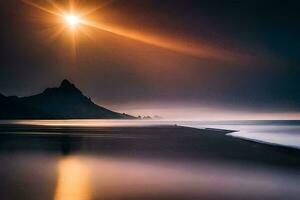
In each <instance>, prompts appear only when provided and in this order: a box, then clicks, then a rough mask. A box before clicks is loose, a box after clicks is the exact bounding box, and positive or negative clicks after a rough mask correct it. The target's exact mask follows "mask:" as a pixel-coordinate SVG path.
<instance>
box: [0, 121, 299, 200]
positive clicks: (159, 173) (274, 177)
mask: <svg viewBox="0 0 300 200" xmlns="http://www.w3.org/2000/svg"><path fill="white" fill-rule="evenodd" d="M2 123H3V124H7V123H10V124H19V125H24V124H26V125H39V126H46V125H47V126H51V127H53V129H54V130H55V132H51V133H49V132H43V130H39V131H40V132H36V131H34V132H30V131H31V130H27V131H29V132H19V133H18V135H19V136H18V135H16V136H14V137H15V138H13V139H11V138H9V134H15V133H13V132H12V133H9V134H8V138H5V137H4V140H2V141H1V143H0V147H1V148H0V163H1V167H0V177H1V181H0V196H1V199H5V200H6V199H9V200H19V199H22V200H27V199H28V200H31V199H32V200H35V199H36V200H40V199H43V200H47V199H52V200H97V199H112V200H119V199H122V200H124V199H125V200H126V199H139V200H140V199H145V200H152V199H153V200H156V199H170V200H171V199H172V200H174V199H175V200H176V199H187V200H188V199H191V200H192V199H243V200H244V199H272V200H273V199H299V196H300V190H299V185H300V169H297V168H293V169H284V168H275V167H274V168H273V167H270V166H264V165H255V164H252V165H251V164H244V163H243V162H241V163H233V162H227V161H225V160H207V159H202V158H200V156H199V155H198V154H195V156H190V155H191V154H193V152H194V151H195V152H196V151H198V150H197V149H195V150H193V148H194V146H193V145H194V144H197V143H195V142H197V141H191V140H190V139H189V138H188V137H185V136H183V137H180V138H178V139H175V140H174V139H172V140H171V141H169V140H167V139H166V138H165V137H164V138H163V137H162V138H160V137H159V136H155V137H156V138H154V139H153V138H151V135H146V134H145V135H143V134H141V135H135V134H126V133H123V132H122V129H120V130H118V129H116V130H115V131H114V132H112V133H113V134H110V133H107V134H101V135H97V134H95V133H94V132H93V129H92V130H89V131H87V130H86V129H82V127H86V128H90V127H98V128H99V127H100V128H101V127H104V126H115V127H124V126H143V127H144V126H153V125H167V124H178V125H184V126H192V127H197V128H204V127H212V128H225V127H227V129H235V128H238V127H239V128H243V127H244V128H248V130H249V128H251V130H253V131H257V130H259V129H261V128H263V127H266V126H267V130H273V131H271V132H270V134H271V133H273V132H274V133H275V132H276V130H277V131H278V132H279V133H278V134H283V132H282V129H281V128H282V127H284V128H283V129H286V128H287V127H285V126H288V127H290V129H289V130H290V131H295V134H297V127H298V125H294V126H293V125H274V124H273V125H270V124H267V125H265V124H264V125H258V124H257V123H256V124H253V125H252V124H251V123H253V122H251V123H249V122H248V124H242V125H241V124H240V123H237V122H235V123H232V122H231V124H226V123H228V122H226V123H224V122H222V123H220V122H219V124H215V123H216V122H214V123H212V122H210V123H207V122H178V121H172V122H171V121H168V122H167V121H165V122H158V121H156V122H153V121H114V120H108V121H106V120H67V121H14V122H12V121H10V122H2ZM260 123H261V122H260ZM65 126H69V127H70V126H71V127H73V129H72V130H73V131H74V132H75V133H76V134H77V135H80V137H81V138H77V139H72V138H70V137H61V138H59V139H57V138H54V137H53V136H55V135H59V134H60V131H61V130H62V127H65ZM269 126H270V127H269ZM76 127H77V128H76ZM80 127H81V129H80V130H79V128H80ZM230 127H231V128H230ZM276 127H277V128H276ZM94 130H96V129H94ZM264 130H266V129H264ZM81 131H84V133H80V132H81ZM153 134H154V135H155V133H153ZM267 134H268V133H267ZM276 134H277V133H276ZM285 134H286V133H285ZM27 135H31V136H30V137H27ZM32 135H34V136H32ZM19 137H20V138H19ZM6 141H7V142H6ZM124 141H126V142H124ZM154 141H155V142H154ZM182 144H184V146H192V147H193V148H189V149H185V148H182ZM195 147H197V146H195ZM123 152H126V153H123ZM174 152H176V153H178V154H176V156H168V155H173V154H175V153H174ZM199 153H200V155H201V152H199ZM165 155H166V156H165ZM258 156H259V155H258Z"/></svg>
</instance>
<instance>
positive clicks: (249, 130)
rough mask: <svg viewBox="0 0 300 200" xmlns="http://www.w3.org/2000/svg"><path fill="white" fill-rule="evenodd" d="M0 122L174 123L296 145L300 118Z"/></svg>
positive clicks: (299, 141)
mask: <svg viewBox="0 0 300 200" xmlns="http://www.w3.org/2000/svg"><path fill="white" fill-rule="evenodd" d="M1 124H20V125H41V126H43V125H44V126H81V127H89V126H92V127H109V126H112V127H115V126H116V127H117V126H119V127H121V126H157V125H178V126H185V127H192V128H197V129H205V128H213V129H226V130H233V131H234V132H233V133H229V134H227V135H228V136H231V137H238V138H241V139H245V140H251V141H256V142H260V143H266V144H270V145H281V146H286V147H291V148H297V149H300V120H243V121H241V120H240V121H238V120H236V121H184V120H181V121H180V120H177V121H168V120H10V121H5V120H4V121H0V125H1Z"/></svg>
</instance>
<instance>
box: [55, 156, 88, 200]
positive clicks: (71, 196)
mask: <svg viewBox="0 0 300 200" xmlns="http://www.w3.org/2000/svg"><path fill="white" fill-rule="evenodd" d="M91 195H92V192H91V174H90V170H89V168H88V167H87V166H86V165H85V164H84V163H82V162H81V160H79V159H78V158H76V157H68V158H65V159H63V160H61V161H59V163H58V181H57V186H56V190H55V196H54V200H90V199H91Z"/></svg>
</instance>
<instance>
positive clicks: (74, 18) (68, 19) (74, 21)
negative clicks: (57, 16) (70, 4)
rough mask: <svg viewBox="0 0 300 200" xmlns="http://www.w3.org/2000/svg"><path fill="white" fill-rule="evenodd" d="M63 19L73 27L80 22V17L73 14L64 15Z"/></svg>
mask: <svg viewBox="0 0 300 200" xmlns="http://www.w3.org/2000/svg"><path fill="white" fill-rule="evenodd" d="M64 20H65V22H66V23H67V24H68V25H69V26H70V27H71V28H75V27H76V26H78V25H79V24H80V18H79V17H78V16H76V15H74V14H66V15H64Z"/></svg>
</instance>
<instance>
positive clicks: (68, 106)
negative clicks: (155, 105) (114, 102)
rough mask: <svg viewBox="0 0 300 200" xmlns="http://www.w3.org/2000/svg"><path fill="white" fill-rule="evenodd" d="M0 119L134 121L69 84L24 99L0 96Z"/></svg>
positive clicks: (62, 84)
mask: <svg viewBox="0 0 300 200" xmlns="http://www.w3.org/2000/svg"><path fill="white" fill-rule="evenodd" d="M0 119H137V118H136V117H133V116H130V115H127V114H125V113H118V112H114V111H111V110H109V109H106V108H104V107H102V106H99V105H97V104H95V103H94V102H93V101H92V100H91V99H90V98H88V97H86V96H85V95H83V93H82V92H81V91H80V90H79V89H78V88H77V87H76V86H75V85H74V84H72V83H71V82H70V81H68V80H66V79H65V80H63V81H62V82H61V84H60V86H59V87H55V88H47V89H45V90H44V92H42V93H40V94H37V95H33V96H28V97H17V96H10V97H9V96H4V95H2V94H0Z"/></svg>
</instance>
